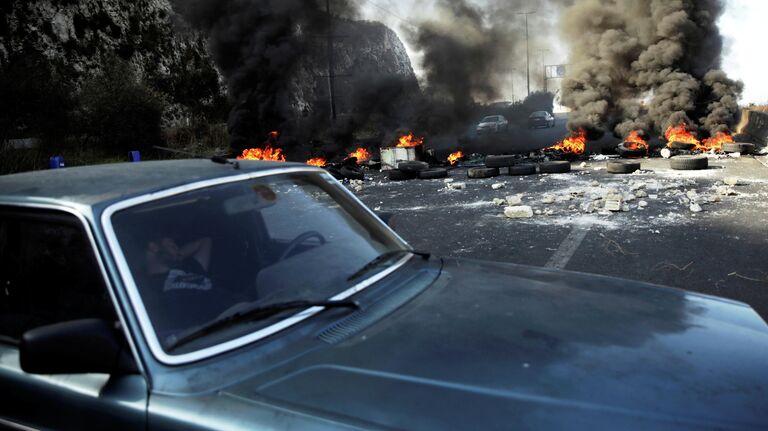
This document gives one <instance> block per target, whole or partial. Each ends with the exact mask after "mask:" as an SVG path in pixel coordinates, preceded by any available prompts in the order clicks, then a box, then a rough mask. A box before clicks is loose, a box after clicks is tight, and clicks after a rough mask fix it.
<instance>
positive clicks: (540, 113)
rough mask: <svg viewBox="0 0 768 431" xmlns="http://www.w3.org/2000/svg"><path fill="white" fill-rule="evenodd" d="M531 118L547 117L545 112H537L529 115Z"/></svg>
mask: <svg viewBox="0 0 768 431" xmlns="http://www.w3.org/2000/svg"><path fill="white" fill-rule="evenodd" d="M531 117H534V118H546V117H547V113H546V112H545V111H537V112H534V113H533V114H531Z"/></svg>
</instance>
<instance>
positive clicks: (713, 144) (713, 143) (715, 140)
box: [701, 132, 733, 151]
mask: <svg viewBox="0 0 768 431" xmlns="http://www.w3.org/2000/svg"><path fill="white" fill-rule="evenodd" d="M731 142H733V136H731V134H730V133H726V132H717V133H716V134H715V136H713V137H711V138H709V139H705V140H704V141H703V142H702V143H701V145H702V146H703V147H704V149H705V150H706V151H709V150H715V151H720V150H722V148H723V144H729V143H731Z"/></svg>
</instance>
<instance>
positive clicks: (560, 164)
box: [539, 161, 571, 174]
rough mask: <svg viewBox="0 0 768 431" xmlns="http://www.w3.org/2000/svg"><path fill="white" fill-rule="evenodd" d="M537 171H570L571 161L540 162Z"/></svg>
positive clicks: (545, 172) (550, 172)
mask: <svg viewBox="0 0 768 431" xmlns="http://www.w3.org/2000/svg"><path fill="white" fill-rule="evenodd" d="M539 171H540V172H541V173H542V174H564V173H566V172H571V162H566V161H557V162H544V163H540V164H539Z"/></svg>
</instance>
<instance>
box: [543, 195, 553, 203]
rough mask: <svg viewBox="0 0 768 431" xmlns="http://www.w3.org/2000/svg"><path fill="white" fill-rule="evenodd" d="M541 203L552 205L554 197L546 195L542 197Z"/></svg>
mask: <svg viewBox="0 0 768 431" xmlns="http://www.w3.org/2000/svg"><path fill="white" fill-rule="evenodd" d="M541 203H544V204H553V203H555V196H554V195H550V194H546V195H544V197H542V199H541Z"/></svg>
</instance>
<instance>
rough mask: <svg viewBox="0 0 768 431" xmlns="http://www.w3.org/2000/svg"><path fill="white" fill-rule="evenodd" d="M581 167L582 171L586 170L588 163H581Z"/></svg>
mask: <svg viewBox="0 0 768 431" xmlns="http://www.w3.org/2000/svg"><path fill="white" fill-rule="evenodd" d="M579 167H580V168H582V169H584V168H586V167H587V162H581V164H580V165H579Z"/></svg>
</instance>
